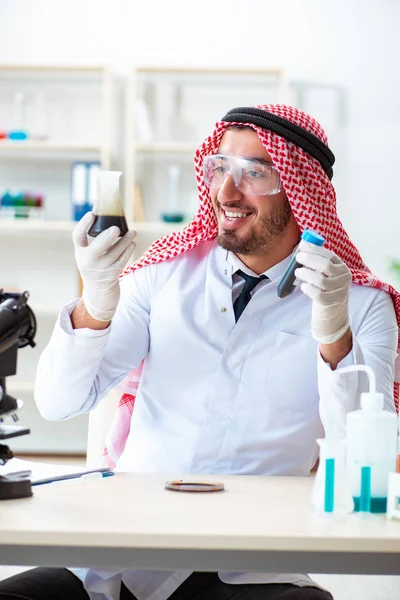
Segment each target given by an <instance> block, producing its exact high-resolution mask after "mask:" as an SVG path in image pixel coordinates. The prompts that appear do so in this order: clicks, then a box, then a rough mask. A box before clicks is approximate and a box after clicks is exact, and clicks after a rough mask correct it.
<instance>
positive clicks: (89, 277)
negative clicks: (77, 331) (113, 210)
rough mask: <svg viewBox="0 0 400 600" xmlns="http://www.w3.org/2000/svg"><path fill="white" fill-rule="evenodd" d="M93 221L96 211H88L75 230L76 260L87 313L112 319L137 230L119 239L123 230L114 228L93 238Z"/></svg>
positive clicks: (102, 319) (106, 319) (95, 317)
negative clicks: (121, 278)
mask: <svg viewBox="0 0 400 600" xmlns="http://www.w3.org/2000/svg"><path fill="white" fill-rule="evenodd" d="M93 221H94V214H93V213H92V212H88V213H86V214H85V215H84V216H83V217H82V219H81V220H80V221H79V223H78V224H77V226H76V227H75V229H74V232H73V234H72V239H73V242H74V247H75V259H76V264H77V266H78V269H79V272H80V274H81V277H82V281H83V294H82V299H83V302H84V305H85V308H86V310H87V312H88V313H89V314H90V315H91V316H92V317H93V318H94V319H96V320H97V321H104V322H109V321H111V319H112V318H113V316H114V313H115V311H116V308H117V305H118V301H119V274H120V272H121V270H122V269H123V268H124V266H125V265H126V263H127V261H128V259H129V257H130V256H131V254H132V252H133V251H134V249H135V242H134V241H133V239H134V237H135V236H136V232H135V231H128V233H126V234H125V235H124V237H122V238H121V239H118V238H119V235H120V230H119V229H118V227H110V228H109V229H106V230H105V231H102V233H100V235H98V236H97V237H96V238H89V237H88V235H87V232H88V231H89V229H90V226H91V225H92V223H93ZM89 240H93V241H90V243H89Z"/></svg>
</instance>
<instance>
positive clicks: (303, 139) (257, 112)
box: [221, 106, 335, 179]
mask: <svg viewBox="0 0 400 600" xmlns="http://www.w3.org/2000/svg"><path fill="white" fill-rule="evenodd" d="M221 121H223V122H225V123H233V122H235V123H243V124H248V123H252V124H253V125H257V127H262V128H263V129H268V130H269V131H273V132H274V133H277V134H278V135H280V136H281V137H283V138H285V140H288V142H293V144H296V146H299V147H300V148H303V150H305V151H306V152H307V153H308V154H310V156H312V157H313V158H315V159H316V160H317V161H318V162H319V163H320V165H321V167H322V168H323V170H324V171H325V173H326V174H327V175H328V177H329V179H332V177H333V169H332V167H333V165H334V163H335V157H334V155H333V153H332V152H331V150H330V149H329V148H328V146H326V145H325V144H324V143H323V142H321V140H319V139H318V138H317V136H315V135H314V134H313V133H310V132H309V131H306V130H305V129H303V128H302V127H300V126H299V125H295V124H294V123H292V122H291V121H288V120H287V119H284V118H283V117H279V116H278V115H274V114H273V113H270V112H267V111H266V110H262V109H260V108H252V107H250V106H246V107H239V108H232V110H230V111H229V112H227V113H226V115H225V116H224V117H222V119H221Z"/></svg>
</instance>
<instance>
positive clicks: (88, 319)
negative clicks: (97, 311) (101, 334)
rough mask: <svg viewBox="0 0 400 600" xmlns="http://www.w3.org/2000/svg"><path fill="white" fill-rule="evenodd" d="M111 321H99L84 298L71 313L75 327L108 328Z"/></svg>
mask: <svg viewBox="0 0 400 600" xmlns="http://www.w3.org/2000/svg"><path fill="white" fill-rule="evenodd" d="M110 322H111V321H99V320H98V319H95V318H94V317H92V315H91V314H90V313H89V312H88V311H87V309H86V306H85V303H84V301H83V298H81V299H80V300H79V302H78V304H77V305H76V306H75V308H74V310H73V312H72V314H71V323H72V327H73V328H74V329H94V330H100V329H107V327H108V326H109V325H110Z"/></svg>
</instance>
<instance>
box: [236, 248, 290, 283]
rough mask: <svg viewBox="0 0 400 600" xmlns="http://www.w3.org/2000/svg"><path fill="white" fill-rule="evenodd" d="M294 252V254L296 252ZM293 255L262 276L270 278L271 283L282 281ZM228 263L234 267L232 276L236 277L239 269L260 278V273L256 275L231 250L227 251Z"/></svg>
mask: <svg viewBox="0 0 400 600" xmlns="http://www.w3.org/2000/svg"><path fill="white" fill-rule="evenodd" d="M296 247H297V246H296ZM295 249H296V248H295ZM295 249H294V250H295ZM294 250H293V252H294ZM292 255H293V253H291V254H289V256H286V258H284V259H283V260H281V261H280V262H278V263H277V264H276V265H274V266H273V267H271V268H270V269H267V270H266V271H264V273H262V274H263V275H265V276H266V277H268V279H269V280H270V281H275V280H278V279H280V278H281V276H282V275H283V273H284V271H285V269H286V267H287V265H288V264H289V262H290V259H291V258H292ZM226 262H228V263H229V264H230V265H231V267H232V275H234V274H235V273H236V272H237V271H239V269H241V270H242V271H243V272H244V273H246V274H247V275H252V276H253V277H259V276H260V275H259V274H258V273H254V271H252V270H251V269H249V268H248V267H246V265H245V264H243V263H242V261H241V260H240V258H239V257H238V256H236V254H234V252H231V251H230V250H227V251H226Z"/></svg>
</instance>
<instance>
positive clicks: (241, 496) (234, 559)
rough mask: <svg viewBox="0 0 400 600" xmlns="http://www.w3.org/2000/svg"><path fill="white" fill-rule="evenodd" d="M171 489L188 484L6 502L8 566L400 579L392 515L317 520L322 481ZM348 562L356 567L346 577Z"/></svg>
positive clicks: (92, 485) (1, 549) (119, 481)
mask: <svg viewBox="0 0 400 600" xmlns="http://www.w3.org/2000/svg"><path fill="white" fill-rule="evenodd" d="M170 479H179V476H177V475H176V474H175V475H174V474H171V475H160V474H127V473H117V474H116V475H115V476H113V477H107V478H104V479H101V480H96V481H90V482H86V483H79V482H78V480H76V483H75V484H73V485H63V484H49V485H43V486H37V487H34V488H33V490H34V495H33V497H31V498H24V499H19V500H6V501H2V502H1V503H0V563H1V564H29V565H31V564H39V563H37V562H27V561H29V560H31V558H32V556H35V549H36V550H37V552H36V556H37V557H38V556H40V557H41V560H42V562H41V563H40V564H54V565H56V564H67V565H68V566H71V565H75V566H77V565H82V564H84V565H86V566H95V565H96V566H102V565H103V566H104V565H109V566H110V565H114V566H117V565H118V566H125V567H126V566H133V565H135V566H136V567H137V568H191V569H193V568H195V567H196V565H199V566H198V568H200V567H202V568H204V569H205V570H208V569H210V570H215V569H216V568H217V567H218V568H219V570H222V569H224V570H246V569H247V568H249V564H251V565H253V570H262V568H263V569H264V570H265V567H266V563H267V564H268V567H271V566H275V568H274V569H271V568H269V570H270V571H271V570H276V568H277V565H278V566H279V565H281V568H280V569H278V570H282V571H286V569H288V570H289V572H290V571H295V572H301V571H302V568H300V567H304V568H305V567H307V565H308V568H307V569H306V570H309V571H311V572H314V573H316V572H326V573H328V572H338V573H340V572H343V573H344V572H375V573H383V572H390V573H394V572H395V573H397V574H400V561H398V560H397V559H396V560H395V558H396V557H395V555H396V554H398V553H399V552H400V522H397V521H390V520H388V519H387V518H386V516H385V515H379V516H376V515H366V516H361V515H359V514H356V513H353V514H350V515H346V516H345V517H336V516H332V515H324V516H322V517H319V516H315V515H314V514H312V513H311V511H310V508H309V498H310V493H311V489H312V485H313V478H295V477H252V476H225V475H218V476H215V475H214V476H203V475H202V476H200V475H195V476H190V477H188V476H186V475H185V477H184V479H185V480H192V481H210V482H222V483H224V484H225V490H224V491H222V492H211V493H190V492H186V493H184V492H175V491H169V490H165V489H164V484H165V482H166V481H167V480H170ZM28 550H29V552H28ZM113 551H114V552H113ZM7 553H8V554H7ZM378 555H379V556H380V558H381V559H380V560H379V561H377V557H378ZM307 556H308V558H309V560H308V562H307ZM346 556H347V558H346ZM301 557H302V560H300V558H301ZM318 557H320V558H321V561H322V562H321V566H320V569H322V570H318V568H316V567H318V565H319V563H318ZM322 557H325V558H324V560H322ZM340 557H341V558H340ZM349 557H352V559H354V560H353V565H352V566H348V567H346V561H347V563H348V564H349V565H350V562H351V561H350V558H349ZM385 557H386V561H385V560H383V559H384V558H385ZM333 558H335V560H334V561H333V562H332V565H331V567H329V564H330V562H329V561H330V559H333ZM5 559H6V560H7V562H4V561H5ZM17 559H18V560H19V561H20V562H9V561H10V560H17ZM44 560H46V561H47V562H43V561H44ZM49 560H50V562H48V561H49ZM75 560H76V561H77V562H74V561H75ZM82 560H85V561H86V562H85V563H81V562H79V561H82ZM274 560H275V562H274ZM21 561H22V562H21ZM66 561H67V562H66ZM132 561H133V563H132ZM271 561H272V562H271ZM311 561H312V568H311V564H309V563H311ZM324 561H325V562H324ZM374 561H375V562H374ZM316 562H317V563H318V564H316ZM378 563H379V564H378ZM356 564H357V565H358V566H356ZM361 564H362V565H364V566H365V569H364V567H363V570H361V567H360V565H361ZM374 564H375V568H374V567H371V565H374ZM213 565H214V568H213V567H212V566H213ZM368 565H369V566H368ZM385 565H386V566H385ZM294 566H298V567H299V568H296V569H294V568H293V567H294ZM289 567H291V568H289ZM328 567H329V568H328ZM332 569H336V570H332ZM354 569H356V570H354ZM371 569H372V570H371Z"/></svg>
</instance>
